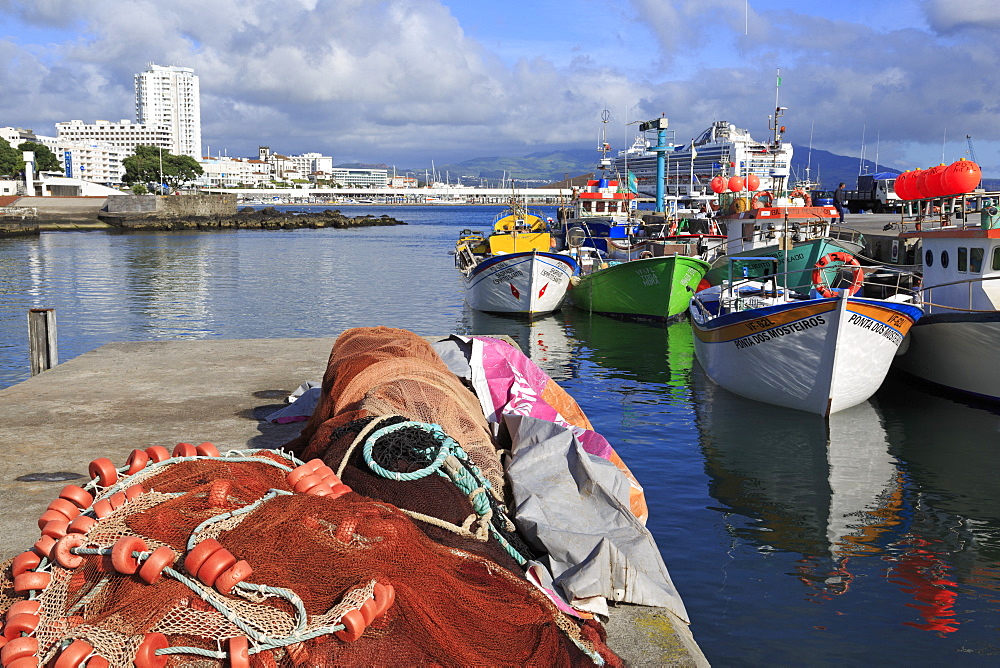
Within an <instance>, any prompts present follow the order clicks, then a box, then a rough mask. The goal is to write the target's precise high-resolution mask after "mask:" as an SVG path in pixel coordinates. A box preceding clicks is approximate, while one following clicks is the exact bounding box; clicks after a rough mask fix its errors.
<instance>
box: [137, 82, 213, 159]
mask: <svg viewBox="0 0 1000 668" xmlns="http://www.w3.org/2000/svg"><path fill="white" fill-rule="evenodd" d="M148 68H149V69H147V70H146V71H145V72H140V73H139V74H136V75H135V113H136V121H137V122H139V123H142V124H146V125H150V126H161V125H163V126H167V127H168V128H169V129H170V144H169V146H165V147H164V148H169V150H170V152H171V153H173V154H175V155H189V156H191V157H192V158H194V159H195V160H199V159H200V158H201V157H202V156H201V91H200V87H199V83H198V77H197V76H195V73H194V70H193V69H191V68H190V67H174V66H172V65H171V66H166V67H165V66H161V65H154V64H153V63H149V65H148ZM157 145H158V144H157Z"/></svg>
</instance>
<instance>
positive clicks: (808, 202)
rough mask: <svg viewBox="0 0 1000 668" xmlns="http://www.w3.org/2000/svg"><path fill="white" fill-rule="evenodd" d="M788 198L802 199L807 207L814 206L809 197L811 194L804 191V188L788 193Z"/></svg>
mask: <svg viewBox="0 0 1000 668" xmlns="http://www.w3.org/2000/svg"><path fill="white" fill-rule="evenodd" d="M788 196H789V197H790V198H792V197H798V198H800V199H801V200H802V201H803V202H805V205H806V206H812V197H810V196H809V193H807V192H806V191H805V190H803V189H802V188H796V189H795V190H793V191H792V192H790V193H788Z"/></svg>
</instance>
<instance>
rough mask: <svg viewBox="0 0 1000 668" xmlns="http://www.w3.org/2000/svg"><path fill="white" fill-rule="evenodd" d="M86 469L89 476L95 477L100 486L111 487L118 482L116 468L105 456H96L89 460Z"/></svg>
mask: <svg viewBox="0 0 1000 668" xmlns="http://www.w3.org/2000/svg"><path fill="white" fill-rule="evenodd" d="M88 471H89V472H90V477H91V478H97V484H98V485H100V486H101V487H111V486H112V485H113V484H115V483H116V482H118V470H117V469H116V468H115V465H114V462H112V461H111V460H110V459H108V458H107V457H98V458H97V459H95V460H94V461H92V462H90V467H89V468H88Z"/></svg>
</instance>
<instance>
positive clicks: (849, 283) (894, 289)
mask: <svg viewBox="0 0 1000 668" xmlns="http://www.w3.org/2000/svg"><path fill="white" fill-rule="evenodd" d="M727 260H728V265H729V272H728V279H727V280H726V281H725V282H724V283H723V285H722V288H721V290H720V294H719V305H720V306H721V307H722V308H723V309H725V310H727V311H730V312H732V311H744V310H747V309H751V308H760V307H761V306H766V305H768V304H771V303H775V302H776V301H777V300H779V299H783V300H785V301H793V300H799V299H809V298H812V297H815V296H816V295H817V292H816V288H817V287H820V286H817V285H816V284H815V283H813V284H812V285H811V288H812V289H810V290H808V294H806V293H805V292H801V291H799V290H798V289H796V288H795V287H794V286H793V287H791V288H786V287H785V285H786V284H787V283H789V282H790V281H791V280H792V279H794V278H795V277H796V276H797V275H798V274H801V273H802V272H801V270H793V271H786V272H780V271H778V268H779V266H780V264H779V261H778V259H777V258H773V257H745V256H741V257H729V258H727ZM750 262H758V263H760V262H764V263H767V264H768V265H770V268H769V269H767V270H765V272H764V273H763V274H759V273H758V274H757V275H754V276H750V275H749V269H750V267H749V266H747V264H746V263H750ZM740 264H744V266H743V267H741V268H740V269H741V271H740V270H738V269H737V267H738V265H740ZM819 271H820V272H821V274H820V276H821V280H823V284H822V287H825V288H827V289H828V290H830V291H837V290H842V289H845V288H848V289H854V292H853V294H855V295H860V296H864V297H868V298H871V299H891V300H896V301H908V302H912V303H914V304H921V303H922V302H923V301H924V298H923V297H922V295H921V291H920V290H919V289H914V288H913V287H911V286H912V285H914V284H915V283H916V282H917V280H918V279H917V276H916V274H914V273H912V272H907V271H902V270H899V269H893V270H886V268H885V267H883V266H878V265H876V266H867V267H861V266H855V265H846V264H845V265H831V266H829V267H827V268H825V269H820V270H819ZM857 271H860V272H861V276H860V280H856V272H857ZM829 272H836V274H835V275H834V276H833V277H832V278H829V279H828V278H827V275H828V273H829ZM741 274H742V275H741ZM815 277H816V274H815V271H814V274H813V278H814V279H815ZM998 278H1000V277H998ZM855 288H856V289H855ZM694 299H695V300H696V302H697V306H698V308H699V309H700V310H703V311H704V312H705V313H711V309H710V308H708V307H707V306H706V305H705V304H704V303H703V301H702V300H701V299H699V298H698V297H697V295H696V296H695V298H694ZM715 315H717V314H715Z"/></svg>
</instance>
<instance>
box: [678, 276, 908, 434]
mask: <svg viewBox="0 0 1000 668" xmlns="http://www.w3.org/2000/svg"><path fill="white" fill-rule="evenodd" d="M845 257H846V256H845ZM824 259H825V258H824ZM838 259H839V258H835V260H834V261H836V260H838ZM846 259H850V258H846ZM748 260H750V261H754V262H756V261H767V260H770V262H771V263H772V270H771V272H769V273H770V274H771V279H770V280H769V281H768V282H767V283H764V282H761V281H753V280H750V279H743V280H733V279H732V278H730V280H727V281H725V282H724V283H723V284H722V285H721V286H715V287H712V288H708V289H706V290H702V291H701V292H699V293H698V294H696V295H695V297H694V299H692V301H691V307H690V309H689V314H690V316H691V317H690V319H691V327H692V328H693V330H694V334H695V354H696V355H697V357H698V361H699V362H701V364H702V366H703V367H705V369H706V371H707V373H708V375H709V377H710V378H711V379H712V380H714V381H715V382H717V383H718V384H719V385H721V386H723V387H725V388H726V389H728V390H730V391H731V392H735V393H736V394H739V395H742V396H744V397H748V398H750V399H755V400H757V401H762V402H765V403H769V404H774V405H777V406H785V407H788V408H796V409H798V410H803V411H808V412H810V413H817V414H819V415H830V414H832V413H836V412H837V411H839V410H843V409H845V408H849V407H851V406H854V405H855V404H859V403H861V402H863V401H866V400H867V399H868V398H869V397H871V395H872V394H874V393H875V391H876V390H877V389H878V388H879V386H880V385H881V384H882V381H883V380H884V379H885V375H886V373H888V371H889V365H890V364H891V363H892V358H893V356H894V355H895V354H896V350H897V348H899V344H900V343H901V342H902V341H903V337H904V336H906V332H907V331H909V329H910V326H911V325H912V324H913V323H914V322H915V321H916V320H917V319H918V318H920V315H921V309H920V307H919V306H916V305H915V304H914V302H913V296H912V295H909V294H906V293H905V291H902V290H901V291H900V292H899V293H897V294H896V295H894V296H892V297H890V298H888V299H869V298H864V297H856V296H851V295H852V294H853V293H855V292H858V291H859V290H860V289H861V287H862V284H863V272H862V271H861V268H860V267H858V266H857V265H856V264H855V270H854V282H853V283H852V286H851V289H848V290H836V291H835V290H831V289H830V288H828V287H826V286H825V285H822V286H820V287H822V289H823V290H824V291H825V294H826V295H829V296H822V295H820V296H818V297H816V298H810V297H806V296H805V295H801V294H798V293H795V292H792V291H790V290H787V289H783V288H779V287H778V284H779V283H780V282H781V281H780V275H779V273H778V271H777V270H776V269H777V267H776V265H777V261H776V260H773V259H769V258H748ZM738 264H739V262H738V261H737V260H736V259H735V258H731V259H730V268H729V276H730V277H732V276H733V268H734V266H736V265H738ZM817 284H818V285H819V281H818V282H817ZM838 293H839V294H838Z"/></svg>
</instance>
